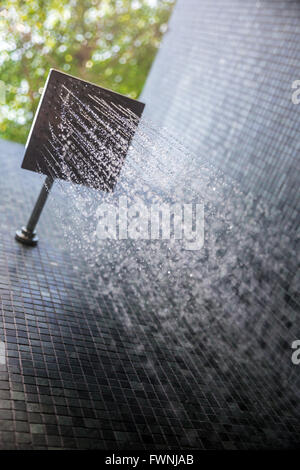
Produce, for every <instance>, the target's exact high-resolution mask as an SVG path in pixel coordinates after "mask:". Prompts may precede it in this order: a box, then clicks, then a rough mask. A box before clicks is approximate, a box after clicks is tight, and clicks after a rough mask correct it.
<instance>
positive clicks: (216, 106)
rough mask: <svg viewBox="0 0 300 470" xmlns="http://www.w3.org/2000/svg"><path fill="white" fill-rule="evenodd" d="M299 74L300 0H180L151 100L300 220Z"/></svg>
mask: <svg viewBox="0 0 300 470" xmlns="http://www.w3.org/2000/svg"><path fill="white" fill-rule="evenodd" d="M299 78H300V4H299V2H297V1H294V0H260V1H253V0H214V1H211V0H201V1H200V0H177V3H176V7H175V10H174V13H173V16H172V18H171V21H170V24H169V28H168V31H167V33H166V35H165V37H164V40H163V44H162V47H161V50H160V51H159V53H158V55H157V58H156V61H155V63H154V66H153V67H152V70H151V72H150V75H149V77H148V81H147V83H146V86H145V89H144V92H143V96H142V99H144V100H145V102H146V103H149V106H147V107H146V115H147V116H148V117H149V118H150V119H151V120H153V122H155V123H158V124H159V125H163V126H166V128H167V129H168V130H169V131H170V132H171V133H173V134H175V135H176V136H178V138H179V139H180V140H182V142H183V143H184V145H186V146H187V147H188V148H190V149H191V150H192V151H193V152H194V153H196V154H197V155H199V157H202V158H207V159H208V160H209V161H211V162H212V163H213V164H215V165H217V166H219V167H220V168H222V170H223V171H225V172H226V173H227V174H229V175H231V176H232V177H234V178H236V179H237V180H238V181H240V182H241V186H242V187H244V188H245V190H248V189H250V190H252V191H254V192H255V193H257V194H260V195H262V196H263V198H264V200H266V201H269V202H270V203H272V204H274V205H276V206H277V207H279V208H280V209H281V211H282V221H283V220H285V219H291V218H292V219H294V220H296V219H297V216H298V215H299V199H300V198H299V195H300V189H299V188H300V185H299V179H300V175H299V149H300V136H299V125H300V104H299V105H295V104H293V102H292V92H293V91H295V90H293V89H292V83H293V82H294V81H295V80H299ZM150 104H151V105H150Z"/></svg>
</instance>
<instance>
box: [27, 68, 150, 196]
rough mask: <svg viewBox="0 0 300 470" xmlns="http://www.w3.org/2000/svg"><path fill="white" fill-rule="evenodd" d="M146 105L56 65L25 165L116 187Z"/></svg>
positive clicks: (100, 186) (54, 175)
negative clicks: (58, 69) (80, 77)
mask: <svg viewBox="0 0 300 470" xmlns="http://www.w3.org/2000/svg"><path fill="white" fill-rule="evenodd" d="M144 106H145V105H144V104H143V103H141V102H139V101H137V100H134V99H131V98H128V97H126V96H123V95H120V94H118V93H116V92H113V91H111V90H107V89H105V88H101V87H100V86H98V85H94V84H91V83H88V82H85V81H83V80H80V79H78V78H75V77H73V76H71V75H67V74H65V73H62V72H59V71H57V70H54V69H51V70H50V73H49V75H48V78H47V81H46V84H45V87H44V90H43V94H42V97H41V99H40V103H39V106H38V109H37V112H36V115H35V118H34V121H33V124H32V127H31V130H30V133H29V136H28V140H27V143H26V147H25V155H24V159H23V163H22V168H25V169H27V170H31V171H35V172H38V173H43V174H45V175H47V176H50V177H52V178H60V179H65V180H69V181H72V182H74V183H79V184H84V185H86V186H91V187H93V188H95V189H101V190H104V191H113V189H114V187H115V184H116V182H117V178H118V176H119V173H120V171H121V168H122V165H123V163H124V160H125V157H126V154H127V152H128V148H129V145H130V142H131V139H132V137H133V135H134V133H135V130H136V128H137V126H138V122H139V119H140V117H141V115H142V112H143V109H144Z"/></svg>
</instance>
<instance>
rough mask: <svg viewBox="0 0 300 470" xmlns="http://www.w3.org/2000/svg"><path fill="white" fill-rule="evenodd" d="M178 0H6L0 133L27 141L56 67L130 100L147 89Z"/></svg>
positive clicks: (0, 7) (1, 8)
mask: <svg viewBox="0 0 300 470" xmlns="http://www.w3.org/2000/svg"><path fill="white" fill-rule="evenodd" d="M173 3H174V0H91V1H87V0H39V1H37V0H32V1H28V0H27V1H21V0H4V1H2V2H1V3H0V80H1V81H2V82H4V84H5V101H4V102H2V103H0V135H1V137H2V138H6V139H9V140H13V141H16V142H23V143H24V142H25V141H26V138H27V135H28V132H29V129H30V125H31V122H32V119H33V116H34V112H35V110H36V107H37V105H38V102H39V98H40V95H41V93H42V87H43V85H44V83H45V80H46V77H47V75H48V72H49V69H50V68H56V69H58V70H61V71H65V72H66V73H70V74H71V75H75V76H77V77H79V78H82V79H84V80H88V81H90V82H93V83H97V84H99V85H101V86H104V87H105V88H110V89H112V90H115V91H117V92H119V93H122V94H125V95H127V96H130V97H132V98H137V97H138V96H139V94H140V92H141V90H142V88H143V85H144V82H145V79H146V77H147V74H148V72H149V69H150V66H151V63H152V61H153V59H154V57H155V54H156V52H157V49H158V47H159V44H160V40H161V37H162V35H163V33H164V32H165V31H166V29H167V22H168V19H169V16H170V13H171V10H172V7H173Z"/></svg>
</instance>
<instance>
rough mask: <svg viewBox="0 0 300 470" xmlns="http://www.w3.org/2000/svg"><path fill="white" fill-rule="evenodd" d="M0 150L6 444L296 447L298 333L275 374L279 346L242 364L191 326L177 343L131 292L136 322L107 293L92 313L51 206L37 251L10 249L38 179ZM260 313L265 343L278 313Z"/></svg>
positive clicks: (0, 360)
mask: <svg viewBox="0 0 300 470" xmlns="http://www.w3.org/2000/svg"><path fill="white" fill-rule="evenodd" d="M0 151H1V155H0V321H1V324H0V328H1V329H0V341H1V342H0V448H1V449H44V448H53V449H55V448H59V449H61V448H65V449H74V448H79V449H90V448H93V449H114V450H118V449H160V448H162V449H166V448H168V449H176V450H178V449H251V448H255V449H262V448H268V449H271V448H285V449H286V448H296V447H297V448H299V446H300V424H299V417H300V408H299V387H298V386H299V373H300V366H298V369H297V366H294V365H292V364H291V361H290V356H291V351H290V343H289V342H288V341H290V339H291V338H293V334H294V333H293V334H291V336H290V337H289V336H284V335H283V338H282V340H281V341H282V351H283V356H284V357H283V360H282V361H281V362H280V363H279V364H278V368H277V365H276V361H272V357H271V356H272V350H270V349H268V348H266V349H265V353H263V358H265V359H266V361H264V360H262V361H260V362H257V356H256V355H255V354H254V352H253V357H252V356H251V349H250V356H249V358H248V361H246V362H245V361H243V362H242V363H240V362H239V355H238V349H237V350H236V351H235V350H234V341H233V344H232V345H231V342H230V341H229V345H230V347H231V346H232V349H231V353H230V354H229V353H228V355H226V354H227V353H226V350H223V351H220V350H219V348H218V344H219V340H220V338H219V337H218V336H215V337H214V336H213V335H211V334H210V335H208V336H209V341H205V340H204V338H202V339H201V340H199V337H198V336H197V334H195V332H194V330H193V328H192V325H189V324H187V323H185V324H183V325H181V327H182V328H185V337H186V338H188V342H182V341H181V340H180V334H179V332H177V331H174V332H170V331H169V330H167V329H164V325H163V323H162V322H160V320H159V318H158V317H157V316H155V315H153V316H152V315H151V316H150V315H147V316H146V315H145V314H144V313H143V312H142V311H140V310H138V309H137V308H136V307H135V300H134V296H132V298H131V299H130V297H128V298H127V299H126V301H125V300H124V302H123V307H124V308H126V309H127V314H128V315H129V316H130V317H131V322H130V323H129V324H127V323H126V322H124V321H123V318H122V317H121V316H120V315H119V314H118V309H116V308H114V305H113V301H112V299H111V297H110V296H109V295H108V294H107V295H103V296H101V297H100V298H98V299H97V307H95V306H94V307H91V305H90V301H89V300H90V298H91V297H92V296H93V291H92V288H89V286H87V285H86V283H84V282H82V276H81V272H80V271H81V269H84V268H83V267H80V260H79V259H77V260H74V258H72V257H71V255H70V254H69V252H68V249H67V247H66V246H65V242H64V241H63V239H62V231H61V229H60V227H59V226H58V225H57V222H56V221H55V220H54V214H53V211H52V210H51V206H49V207H47V210H45V211H44V213H43V216H42V218H41V221H40V224H39V235H40V238H41V240H40V242H39V245H38V246H37V247H36V248H26V247H24V246H21V245H19V244H18V243H17V242H15V240H14V231H15V229H16V228H19V227H20V225H22V223H24V222H25V219H26V218H27V215H28V214H29V212H30V209H31V207H32V205H33V202H34V201H35V198H36V195H37V194H38V191H39V188H40V185H41V180H40V178H39V176H38V175H35V174H31V173H29V172H26V171H22V170H20V169H19V167H20V162H21V158H22V152H23V148H22V146H20V145H17V144H10V143H7V142H3V141H2V142H0ZM76 265H79V269H75V266H76ZM288 301H289V299H287V308H288ZM298 313H299V312H298ZM261 316H262V317H263V318H264V320H265V323H264V328H265V329H263V328H262V329H261V330H259V332H258V333H257V334H258V335H260V336H259V338H258V340H259V341H260V342H261V343H263V342H264V339H265V337H267V334H268V328H271V327H272V312H271V310H267V309H266V310H263V308H262V311H261ZM280 316H281V317H282V319H283V320H284V321H285V322H287V319H286V316H284V315H283V312H282V315H281V314H280ZM239 334H240V335H243V332H242V331H240V332H239ZM299 336H300V331H299ZM295 339H296V338H295ZM229 340H231V338H229ZM262 348H264V346H262ZM235 353H236V354H235ZM264 354H265V356H264ZM222 355H223V356H222ZM221 356H222V357H221ZM274 357H275V356H274ZM276 357H277V356H276ZM4 359H5V360H4ZM279 369H280V370H279ZM283 372H284V373H283Z"/></svg>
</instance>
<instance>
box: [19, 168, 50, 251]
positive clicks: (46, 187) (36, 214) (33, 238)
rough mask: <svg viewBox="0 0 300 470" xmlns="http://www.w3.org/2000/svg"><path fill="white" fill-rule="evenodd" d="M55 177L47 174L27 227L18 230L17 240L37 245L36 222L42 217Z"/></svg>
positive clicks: (25, 243)
mask: <svg viewBox="0 0 300 470" xmlns="http://www.w3.org/2000/svg"><path fill="white" fill-rule="evenodd" d="M53 183H54V178H53V177H52V176H47V177H46V179H45V181H44V183H43V186H42V189H41V191H40V194H39V197H38V199H37V201H36V203H35V206H34V208H33V211H32V213H31V216H30V217H29V220H28V222H27V225H26V227H22V228H21V230H17V231H16V236H15V238H16V240H17V241H18V242H20V243H23V244H24V245H29V246H35V245H36V244H37V242H38V237H37V235H36V230H35V227H36V224H37V223H38V220H39V218H40V215H41V212H42V210H43V208H44V205H45V203H46V201H47V197H48V195H49V192H50V190H51V188H52V186H53Z"/></svg>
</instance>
